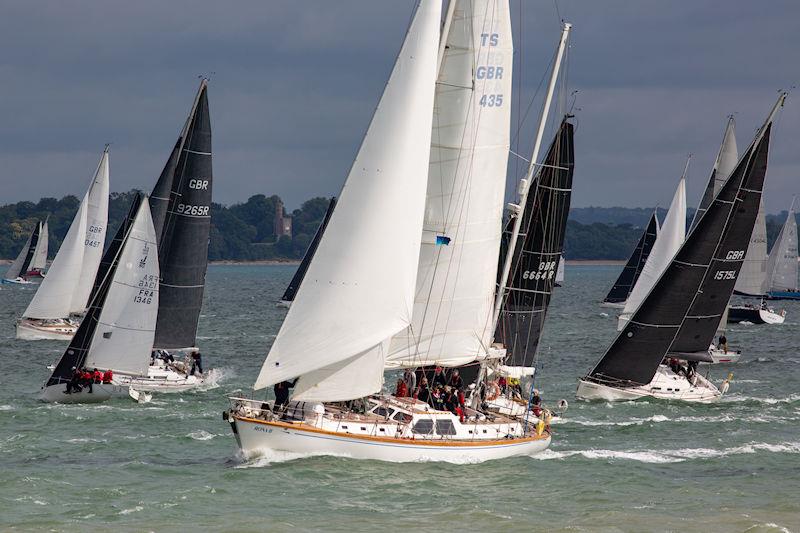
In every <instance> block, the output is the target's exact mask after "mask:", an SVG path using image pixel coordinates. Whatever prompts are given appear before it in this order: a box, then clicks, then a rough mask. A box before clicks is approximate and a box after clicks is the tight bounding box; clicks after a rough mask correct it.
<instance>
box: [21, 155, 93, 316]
mask: <svg viewBox="0 0 800 533" xmlns="http://www.w3.org/2000/svg"><path fill="white" fill-rule="evenodd" d="M90 216H91V222H90ZM107 219H108V147H106V149H105V150H104V151H103V155H102V156H101V158H100V163H99V164H98V167H97V171H96V172H95V174H94V177H93V178H92V182H91V183H90V184H89V189H88V190H87V191H86V194H85V195H84V196H83V200H81V203H80V206H79V207H78V212H77V213H76V214H75V218H73V219H72V224H71V225H70V227H69V230H67V235H66V236H65V237H64V241H63V242H62V243H61V248H59V250H58V253H57V254H56V257H55V258H54V259H53V263H52V264H51V265H50V270H48V272H47V277H45V278H44V280H42V284H41V285H39V290H37V291H36V294H34V296H33V299H32V300H31V302H30V304H29V305H28V308H27V309H26V310H25V313H24V314H23V316H24V317H26V318H40V319H46V318H66V317H68V316H69V315H70V313H82V312H83V311H84V310H85V309H86V305H87V300H88V299H89V292H90V291H91V288H92V283H93V282H94V277H95V275H96V274H97V268H98V267H99V266H100V259H101V256H102V253H103V244H104V240H105V227H106V225H107ZM89 274H91V279H89V280H88V282H87V281H86V279H87V278H86V276H88V275H89ZM86 283H88V286H87V285H85V284H86ZM87 289H88V290H87Z"/></svg>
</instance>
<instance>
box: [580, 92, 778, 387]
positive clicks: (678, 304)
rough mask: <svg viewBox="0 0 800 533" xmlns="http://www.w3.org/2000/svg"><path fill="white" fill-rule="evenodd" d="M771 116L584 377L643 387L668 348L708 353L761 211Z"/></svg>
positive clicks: (668, 350) (619, 384)
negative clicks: (623, 325) (641, 299)
mask: <svg viewBox="0 0 800 533" xmlns="http://www.w3.org/2000/svg"><path fill="white" fill-rule="evenodd" d="M779 102H780V101H779ZM773 116H774V113H773V114H771V115H770V118H769V120H768V121H767V123H766V124H765V125H764V127H762V129H761V130H760V131H759V133H758V134H757V135H756V138H755V140H754V141H753V144H751V145H750V147H749V148H748V150H747V151H746V152H745V154H744V156H743V157H742V159H741V160H740V161H739V163H738V164H737V166H736V168H735V170H734V171H733V172H732V173H731V175H730V177H729V178H728V181H727V182H726V183H725V184H724V185H723V187H722V189H720V191H719V193H718V194H717V196H716V197H715V198H714V201H713V202H711V204H710V205H709V207H708V209H707V210H706V212H705V213H704V214H703V215H702V216H701V218H700V219H699V220H698V222H697V225H696V226H695V228H694V229H693V230H692V232H691V233H690V234H689V236H688V237H687V239H686V241H685V242H684V244H683V246H682V247H681V248H680V250H678V253H677V254H676V256H675V258H674V259H673V260H672V262H671V263H670V265H669V266H668V267H667V269H666V270H665V271H664V273H663V274H662V275H661V278H659V280H658V282H657V283H656V285H655V286H654V287H653V289H652V290H651V291H650V293H649V294H648V295H647V297H646V298H645V299H644V301H643V302H642V304H641V306H640V307H639V309H637V311H636V312H635V313H634V314H633V316H632V317H631V319H630V321H629V322H628V324H627V325H626V326H625V328H624V329H623V330H622V331H620V333H619V334H618V335H617V338H616V339H615V340H614V342H613V343H612V344H611V346H610V347H609V348H608V350H607V351H606V353H605V354H604V355H603V358H602V359H601V360H600V362H599V363H598V364H597V365H596V366H595V367H594V369H593V370H592V371H591V373H590V375H589V379H594V380H597V381H603V382H605V383H612V384H615V385H616V386H637V385H642V384H646V383H649V382H650V380H651V379H652V378H653V376H654V375H655V373H656V370H657V369H658V365H659V364H660V363H661V361H662V360H663V358H664V356H665V355H666V354H667V353H669V352H697V351H698V349H700V350H702V351H704V352H705V351H707V350H708V347H709V345H710V344H711V341H712V339H713V336H714V334H715V332H716V328H717V325H718V324H719V323H720V319H721V316H722V313H723V312H724V310H725V307H726V306H727V303H728V300H729V299H730V297H731V294H732V293H733V286H734V284H735V283H736V277H737V275H738V273H739V270H740V269H741V266H742V263H743V261H744V255H745V253H746V251H747V246H748V243H749V241H750V235H751V233H752V232H753V226H754V224H755V220H756V216H757V214H758V209H759V202H760V200H761V190H762V187H763V184H764V177H765V175H766V170H767V154H768V149H769V139H770V129H771V124H772V117H773ZM686 358H688V357H686ZM695 360H696V359H695Z"/></svg>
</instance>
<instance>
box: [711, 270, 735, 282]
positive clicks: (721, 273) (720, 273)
mask: <svg viewBox="0 0 800 533" xmlns="http://www.w3.org/2000/svg"><path fill="white" fill-rule="evenodd" d="M714 279H716V280H723V279H736V271H735V270H717V271H716V272H714Z"/></svg>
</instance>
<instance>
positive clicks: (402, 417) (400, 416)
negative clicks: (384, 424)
mask: <svg viewBox="0 0 800 533" xmlns="http://www.w3.org/2000/svg"><path fill="white" fill-rule="evenodd" d="M392 420H397V421H398V422H411V415H410V414H408V413H404V412H403V411H397V412H396V413H395V414H394V416H393V417H392Z"/></svg>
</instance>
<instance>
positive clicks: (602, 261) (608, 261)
mask: <svg viewBox="0 0 800 533" xmlns="http://www.w3.org/2000/svg"><path fill="white" fill-rule="evenodd" d="M625 263H627V261H625V260H624V259H567V265H575V266H580V265H583V266H586V265H597V266H616V265H624V264H625Z"/></svg>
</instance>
